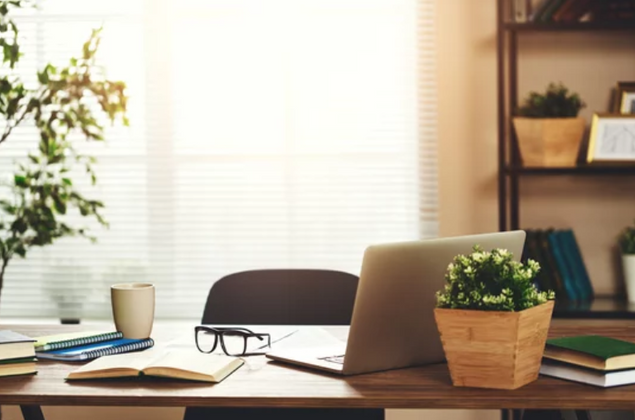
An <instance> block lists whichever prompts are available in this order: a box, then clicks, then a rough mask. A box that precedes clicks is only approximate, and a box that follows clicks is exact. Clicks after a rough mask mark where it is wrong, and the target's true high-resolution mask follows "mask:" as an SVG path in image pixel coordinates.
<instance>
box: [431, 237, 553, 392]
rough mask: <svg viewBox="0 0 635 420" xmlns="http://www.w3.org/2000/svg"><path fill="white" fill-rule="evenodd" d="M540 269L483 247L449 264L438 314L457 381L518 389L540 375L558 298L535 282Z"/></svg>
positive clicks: (447, 357)
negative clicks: (554, 307)
mask: <svg viewBox="0 0 635 420" xmlns="http://www.w3.org/2000/svg"><path fill="white" fill-rule="evenodd" d="M539 270H540V266H539V264H538V263H537V262H535V261H533V260H528V261H527V263H526V264H522V263H520V262H517V261H514V259H513V255H512V254H511V253H510V252H508V251H506V250H502V249H494V250H492V251H491V252H485V251H483V250H482V249H481V248H480V247H479V246H475V247H474V249H473V252H472V253H471V254H469V255H458V256H456V257H455V258H454V260H453V261H452V263H450V265H449V266H448V270H447V273H446V276H445V280H446V286H445V288H444V289H443V290H440V291H439V292H437V308H436V309H435V311H434V315H435V319H436V322H437V327H438V329H439V333H440V334H441V342H442V343H443V348H444V351H445V356H446V359H447V361H448V367H449V369H450V374H451V376H452V382H453V383H454V385H456V386H474V387H483V388H501V389H515V388H518V387H520V386H523V385H525V384H527V383H529V382H531V381H533V380H535V379H536V378H537V377H538V371H539V369H540V360H541V358H542V353H543V350H544V347H545V342H546V339H547V331H548V330H549V323H550V321H551V313H552V311H553V299H555V294H554V292H553V291H543V292H540V291H538V290H537V289H536V287H535V286H534V284H533V280H534V278H535V276H536V274H538V271H539Z"/></svg>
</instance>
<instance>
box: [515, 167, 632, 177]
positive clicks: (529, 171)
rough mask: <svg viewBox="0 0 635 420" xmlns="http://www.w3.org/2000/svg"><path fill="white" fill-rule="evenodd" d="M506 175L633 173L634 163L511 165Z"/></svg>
mask: <svg viewBox="0 0 635 420" xmlns="http://www.w3.org/2000/svg"><path fill="white" fill-rule="evenodd" d="M505 173H506V174H507V175H511V174H515V175H635V165H631V166H625V165H623V166H618V165H611V166H608V165H579V166H569V167H524V166H520V167H511V166H508V167H506V168H505Z"/></svg>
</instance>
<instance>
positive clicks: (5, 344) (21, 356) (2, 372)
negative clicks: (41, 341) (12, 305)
mask: <svg viewBox="0 0 635 420" xmlns="http://www.w3.org/2000/svg"><path fill="white" fill-rule="evenodd" d="M34 341H35V340H33V339H32V338H29V337H26V336H24V335H22V334H18V333H16V332H13V331H8V330H3V331H0V376H14V375H26V374H30V373H35V372H37V369H36V368H35V361H36V359H35V351H34V349H33V342H34Z"/></svg>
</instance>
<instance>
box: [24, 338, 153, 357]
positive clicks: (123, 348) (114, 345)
mask: <svg viewBox="0 0 635 420" xmlns="http://www.w3.org/2000/svg"><path fill="white" fill-rule="evenodd" d="M153 345H154V340H153V339H151V338H146V339H143V340H133V339H129V338H120V339H117V340H110V341H104V342H101V343H94V344H89V345H85V346H78V347H71V348H67V349H61V350H53V351H41V352H40V351H38V352H35V355H36V356H37V357H38V358H39V359H49V360H58V361H64V362H78V361H83V360H91V359H95V358H97V357H101V356H109V355H111V354H120V353H128V352H132V351H138V350H143V349H147V348H149V347H152V346H153Z"/></svg>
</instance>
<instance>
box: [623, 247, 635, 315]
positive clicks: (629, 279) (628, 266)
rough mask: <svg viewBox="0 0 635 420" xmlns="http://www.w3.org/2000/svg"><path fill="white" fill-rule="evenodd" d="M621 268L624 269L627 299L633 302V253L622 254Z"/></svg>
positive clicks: (634, 300)
mask: <svg viewBox="0 0 635 420" xmlns="http://www.w3.org/2000/svg"><path fill="white" fill-rule="evenodd" d="M622 268H623V269H624V284H625V285H626V296H628V301H629V302H632V303H635V254H623V255H622Z"/></svg>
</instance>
